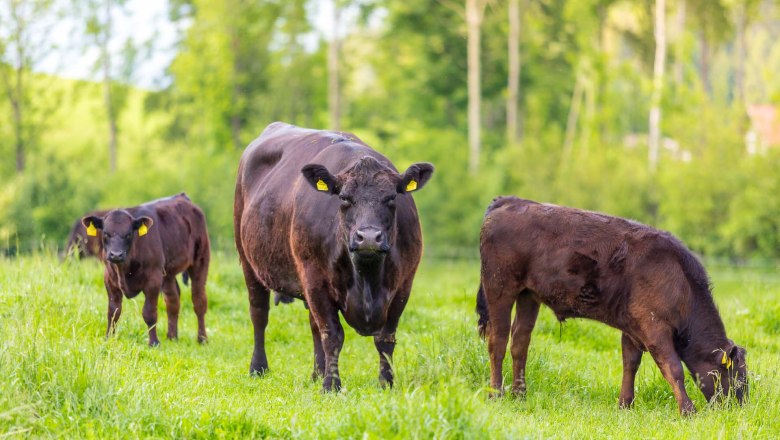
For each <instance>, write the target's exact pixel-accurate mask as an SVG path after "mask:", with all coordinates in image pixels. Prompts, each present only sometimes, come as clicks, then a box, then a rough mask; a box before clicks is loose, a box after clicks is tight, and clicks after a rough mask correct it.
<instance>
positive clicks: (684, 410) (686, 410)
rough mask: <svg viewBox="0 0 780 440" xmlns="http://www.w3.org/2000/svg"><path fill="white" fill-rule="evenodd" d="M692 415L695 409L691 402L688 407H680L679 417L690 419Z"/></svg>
mask: <svg viewBox="0 0 780 440" xmlns="http://www.w3.org/2000/svg"><path fill="white" fill-rule="evenodd" d="M694 414H696V407H695V406H693V402H690V403H689V404H688V405H684V406H682V407H680V415H681V416H683V417H691V416H693V415H694Z"/></svg>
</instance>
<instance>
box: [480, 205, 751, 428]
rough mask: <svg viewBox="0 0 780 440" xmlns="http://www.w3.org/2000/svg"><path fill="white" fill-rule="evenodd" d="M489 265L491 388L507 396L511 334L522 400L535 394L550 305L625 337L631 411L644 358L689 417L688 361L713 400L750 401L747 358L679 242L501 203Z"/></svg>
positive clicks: (700, 270) (487, 252) (550, 208)
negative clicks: (529, 369)
mask: <svg viewBox="0 0 780 440" xmlns="http://www.w3.org/2000/svg"><path fill="white" fill-rule="evenodd" d="M480 255H481V259H482V274H481V275H482V277H481V285H480V290H479V293H478V295H477V311H478V313H479V315H480V319H479V329H480V333H481V334H482V335H483V336H484V334H485V333H487V337H488V350H489V352H490V369H491V381H490V382H491V386H492V387H493V388H494V389H495V390H497V391H498V392H501V391H502V385H503V384H502V380H503V378H502V375H501V366H502V363H503V360H504V355H505V353H506V346H507V341H508V338H509V335H510V333H511V335H512V346H511V353H512V359H513V382H512V392H513V393H517V394H523V393H525V390H526V385H525V366H526V359H527V355H528V344H529V342H530V340H531V331H532V330H533V328H534V323H535V322H536V317H537V314H538V312H539V305H540V304H545V305H547V306H548V307H550V308H551V309H552V310H553V312H555V315H556V316H557V318H558V319H559V320H561V321H563V320H564V319H566V318H577V317H582V318H589V319H593V320H596V321H600V322H603V323H605V324H608V325H610V326H612V327H615V328H617V329H618V330H620V331H622V332H623V337H622V348H623V383H622V386H621V390H620V406H621V407H628V406H630V405H631V404H632V403H633V401H634V377H635V375H636V372H637V369H638V368H639V363H640V361H641V359H642V353H643V352H644V351H649V352H650V355H651V356H652V357H653V359H654V360H655V362H656V364H657V365H658V367H659V368H660V370H661V373H663V376H664V378H665V379H666V380H667V381H668V382H669V384H670V385H671V386H672V390H673V391H674V396H675V398H676V399H677V403H678V405H679V409H680V412H681V413H690V412H693V411H695V408H694V406H693V403H692V402H691V399H690V398H689V397H688V394H687V393H686V392H685V387H684V385H683V380H684V375H683V368H682V365H681V361H682V363H684V364H685V365H686V366H687V367H688V369H689V371H690V373H691V375H692V376H693V377H694V378H695V379H696V380H697V381H698V383H699V386H700V388H701V391H702V393H703V394H704V396H705V397H706V398H707V399H712V398H713V397H714V396H716V395H721V396H722V395H728V393H729V391H730V390H732V391H733V392H734V394H735V395H736V397H737V398H738V400H739V401H740V403H741V402H742V401H743V399H744V398H745V397H746V396H747V376H746V370H747V366H746V364H745V350H744V349H743V348H741V347H738V346H737V345H735V344H734V342H732V341H731V340H730V339H728V338H727V337H726V331H725V329H724V326H723V321H722V320H721V318H720V315H719V314H718V310H717V308H716V307H715V303H714V301H713V298H712V294H711V293H710V288H709V280H708V278H707V273H706V272H705V270H704V267H703V266H702V265H701V263H700V262H699V261H698V260H697V259H696V257H694V256H693V254H691V252H690V251H689V250H688V249H686V248H685V246H684V245H683V244H682V243H680V242H679V241H678V240H677V239H676V238H674V237H673V236H672V235H671V234H669V233H667V232H663V231H659V230H656V229H653V228H651V227H649V226H645V225H642V224H639V223H636V222H633V221H629V220H624V219H621V218H617V217H610V216H607V215H603V214H598V213H594V212H588V211H581V210H578V209H572V208H565V207H559V206H554V205H548V204H539V203H536V202H532V201H529V200H523V199H518V198H515V197H500V198H497V199H496V200H494V201H493V203H492V204H491V205H490V207H489V208H488V210H487V213H486V214H485V220H484V223H483V225H482V233H481V239H480ZM512 307H516V309H517V311H516V316H515V320H514V322H513V323H511V322H510V319H511V313H512ZM720 387H722V394H720V393H718V391H719V389H720Z"/></svg>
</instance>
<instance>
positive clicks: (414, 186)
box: [406, 180, 417, 192]
mask: <svg viewBox="0 0 780 440" xmlns="http://www.w3.org/2000/svg"><path fill="white" fill-rule="evenodd" d="M416 189H417V181H416V180H410V181H409V183H408V184H407V185H406V192H409V191H414V190H416Z"/></svg>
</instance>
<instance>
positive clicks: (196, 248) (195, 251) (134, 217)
mask: <svg viewBox="0 0 780 440" xmlns="http://www.w3.org/2000/svg"><path fill="white" fill-rule="evenodd" d="M82 223H83V225H84V227H85V228H86V231H87V233H88V234H89V235H91V236H96V237H98V238H100V241H101V243H102V251H101V255H100V259H101V260H102V261H103V262H104V264H105V267H106V270H105V273H104V275H103V280H104V282H105V285H106V292H107V293H108V327H107V329H106V337H108V336H109V335H110V334H111V333H113V332H114V329H115V327H116V322H117V320H119V315H121V313H122V295H123V294H124V296H126V297H128V298H134V297H135V296H136V295H138V294H139V293H140V292H141V291H143V292H144V296H145V301H144V308H143V317H144V321H145V322H146V325H147V326H148V327H149V345H150V346H155V345H158V344H159V343H160V341H159V339H157V299H158V296H159V294H160V290H162V292H163V294H164V297H165V306H166V310H167V312H168V339H176V338H177V337H178V320H179V307H180V300H179V297H180V296H181V292H180V290H179V283H178V282H176V275H177V274H179V273H182V278H183V280H184V282H185V284H186V282H187V278H191V279H192V303H193V305H194V306H195V314H196V315H197V317H198V341H199V342H206V323H205V321H204V316H205V315H206V307H207V300H206V277H207V275H208V271H209V260H210V258H211V250H210V247H209V237H208V233H207V231H206V217H205V216H204V215H203V211H201V209H200V208H199V207H198V206H197V205H195V204H194V203H192V202H191V201H190V199H189V197H187V195H186V194H184V193H181V194H178V195H175V196H172V197H167V198H164V199H158V200H155V201H152V202H149V203H145V204H143V205H140V206H136V207H133V208H127V209H114V210H112V211H109V212H108V213H106V214H105V215H103V216H95V215H92V216H87V217H84V218H83V219H82Z"/></svg>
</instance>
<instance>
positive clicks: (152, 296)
mask: <svg viewBox="0 0 780 440" xmlns="http://www.w3.org/2000/svg"><path fill="white" fill-rule="evenodd" d="M159 296H160V287H159V286H151V287H148V288H147V289H144V297H145V299H144V308H143V316H144V322H146V326H147V328H148V329H149V346H150V347H156V346H158V345H160V340H159V339H157V300H158V297H159Z"/></svg>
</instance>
